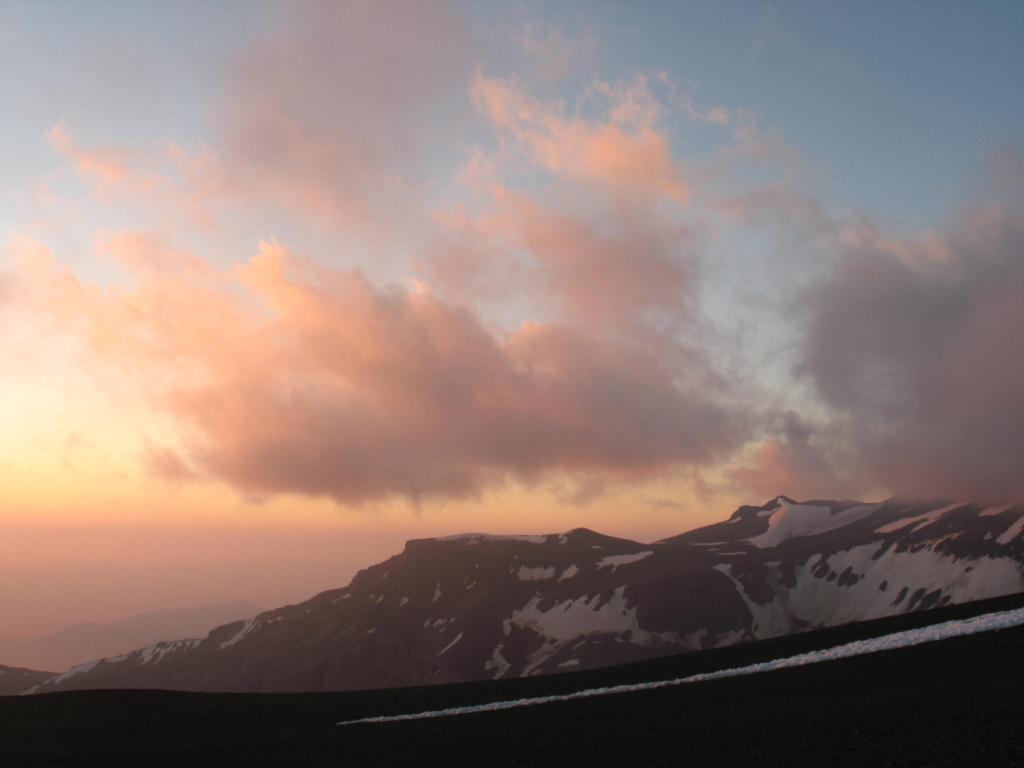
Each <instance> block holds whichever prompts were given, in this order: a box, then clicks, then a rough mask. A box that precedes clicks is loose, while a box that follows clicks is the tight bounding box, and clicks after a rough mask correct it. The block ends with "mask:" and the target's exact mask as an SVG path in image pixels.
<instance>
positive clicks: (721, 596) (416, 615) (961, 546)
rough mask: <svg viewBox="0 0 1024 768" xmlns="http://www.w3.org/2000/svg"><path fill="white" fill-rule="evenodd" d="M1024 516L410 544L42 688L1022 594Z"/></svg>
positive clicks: (653, 642)
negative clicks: (199, 635)
mask: <svg viewBox="0 0 1024 768" xmlns="http://www.w3.org/2000/svg"><path fill="white" fill-rule="evenodd" d="M1022 534H1024V509H1022V508H1021V507H1014V506H1007V505H1002V506H997V507H993V506H988V505H983V504H976V503H971V502H960V503H955V504H949V503H943V502H909V501H901V500H890V501H887V502H883V503H879V504H870V505H869V504H863V503H860V502H854V501H810V502H804V503H797V502H794V501H793V500H791V499H788V498H786V497H778V498H776V499H773V500H772V501H771V502H769V503H767V504H765V505H763V506H760V507H751V506H748V507H741V508H740V509H739V510H737V511H736V512H735V513H734V514H733V515H732V517H730V518H729V519H728V520H727V521H725V522H723V523H719V524H715V525H711V526H708V527H705V528H701V529H698V530H695V531H691V532H690V533H686V534H683V535H681V536H677V537H673V538H670V539H666V540H663V541H660V542H655V543H653V544H641V543H638V542H634V541H628V540H625V539H617V538H612V537H608V536H603V535H601V534H599V533H595V532H593V531H589V530H586V529H577V530H574V531H569V532H567V533H563V534H549V535H545V536H522V537H500V536H487V535H483V534H467V535H463V536H454V537H449V538H445V539H426V540H417V541H410V542H409V543H408V544H407V545H406V547H405V550H404V551H403V552H402V553H401V554H399V555H397V556H395V557H392V558H390V559H389V560H387V561H385V562H383V563H380V564H379V565H375V566H373V567H371V568H368V569H366V570H364V571H361V572H360V573H359V574H357V575H356V577H355V578H354V579H353V580H352V583H351V584H350V585H349V586H347V587H345V588H342V589H337V590H332V591H329V592H324V593H322V594H320V595H317V596H316V597H314V598H313V599H311V600H309V601H307V602H305V603H301V604H299V605H293V606H286V607H284V608H279V609H277V610H274V611H268V612H265V613H262V614H260V615H259V616H257V617H255V618H253V619H251V620H248V621H245V622H236V623H233V624H229V625H225V626H222V627H219V628H217V629H215V630H213V631H212V632H210V633H209V635H208V636H207V637H206V638H205V639H195V640H184V641H177V642H170V643H160V644H158V645H155V646H151V647H148V648H144V649H141V650H138V651H134V652H132V653H128V654H123V655H121V656H118V657H114V658H110V659H105V660H100V661H96V662H90V663H88V664H85V665H80V666H78V667H74V668H72V669H70V670H68V671H67V672H65V673H64V674H62V675H60V676H58V677H55V678H53V679H52V680H50V681H47V682H46V683H43V684H42V685H40V686H38V688H37V689H36V690H37V691H40V692H45V691H53V690H68V689H86V688H171V689H183V690H209V691H320V690H348V689H361V688H377V687H389V686H410V685H420V684H429V683H442V682H455V681H467V680H477V679H487V678H499V677H508V676H516V675H536V674H543V673H548V672H554V671H564V670H569V669H583V668H592V667H597V666H603V665H609V664H619V663H624V662H628V661H634V660H637V659H642V658H647V657H651V656H657V655H664V654H669V653H678V652H680V651H686V650H695V649H703V648H711V647H715V646H722V645H729V644H733V643H737V642H740V641H743V640H749V639H757V638H766V637H772V636H777V635H782V634H786V633H790V632H794V631H798V630H802V629H806V628H811V627H824V626H832V625H836V624H841V623H845V622H850V621H857V620H863V619H871V618H878V617H882V616H887V615H892V614H896V613H902V612H907V611H915V610H922V609H927V608H930V607H934V606H940V605H944V604H946V603H949V602H967V601H970V600H976V599H981V598H986V597H994V596H997V595H1003V594H1010V593H1014V592H1019V591H1021V590H1022V589H1024V577H1022V568H1024V535H1022Z"/></svg>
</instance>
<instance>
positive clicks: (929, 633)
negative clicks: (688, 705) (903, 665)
mask: <svg viewBox="0 0 1024 768" xmlns="http://www.w3.org/2000/svg"><path fill="white" fill-rule="evenodd" d="M1022 624H1024V608H1017V609H1016V610H1012V611H999V612H997V613H986V614H982V615H981V616H974V617H973V618H970V619H958V620H954V621H946V622H943V623H941V624H933V625H931V626H929V627H920V628H918V629H908V630H904V631H903V632H893V633H892V634H888V635H881V636H880V637H873V638H869V639H867V640H856V641H854V642H852V643H844V644H843V645H837V646H834V647H832V648H825V649H822V650H820V651H809V652H807V653H800V654H797V655H795V656H787V657H785V658H782V659H774V660H772V661H763V662H760V663H757V664H748V665H746V666H743V667H731V668H729V669H720V670H718V671H717V672H702V673H700V674H698V675H690V676H689V677H677V678H674V679H672V680H656V681H653V682H650V683H634V684H630V685H612V686H606V687H604V688H587V689H585V690H582V691H575V692H573V693H565V694H554V695H551V696H535V697H532V698H526V699H512V700H508V701H492V702H490V703H487V704H475V705H472V706H466V707H451V708H450V709H434V710H428V711H426V712H414V713H410V714H405V715H384V716H380V717H363V718H359V719H357V720H343V721H341V722H339V723H336V725H360V724H363V723H395V722H400V721H405V720H429V719H432V718H436V717H451V716H454V715H472V714H476V713H479V712H499V711H502V710H506V709H519V708H521V707H534V706H538V705H540V704H551V703H554V702H560V701H577V700H579V699H589V698H592V697H594V696H611V695H614V694H618V693H634V692H637V691H651V690H655V689H657V688H669V687H673V686H679V685H686V684H688V683H699V682H704V681H707V680H719V679H721V678H725V677H739V676H740V675H753V674H757V673H759V672H772V671H774V670H777V669H787V668H789V667H802V666H806V665H808V664H818V663H820V662H823V661H835V660H837V659H847V658H850V657H851V656H863V655H864V654H868V653H877V652H878V651H891V650H895V649H897V648H909V647H911V646H914V645H921V644H922V643H930V642H934V641H936V640H946V639H949V638H952V637H962V636H965V635H976V634H978V633H980V632H992V631H994V630H999V629H1009V628H1011V627H1017V626H1020V625H1022Z"/></svg>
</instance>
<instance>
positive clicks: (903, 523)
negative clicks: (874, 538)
mask: <svg viewBox="0 0 1024 768" xmlns="http://www.w3.org/2000/svg"><path fill="white" fill-rule="evenodd" d="M970 503H971V502H969V501H958V502H957V503H956V504H950V505H949V506H945V507H941V508H939V509H933V510H932V511H931V512H925V513H924V514H923V515H914V517H904V518H903V519H902V520H895V521H893V522H891V523H889V524H888V525H883V526H882V527H881V528H876V529H875V533H894V532H895V531H902V530H903V529H904V528H906V527H907V526H909V525H913V526H914V527H913V528H910V529H909V530H908V531H907V533H911V532H912V531H916V530H918V529H919V528H924V527H925V526H926V525H931V524H932V523H934V522H935V521H936V520H938V519H939V518H940V517H943V516H945V515H946V514H947V513H949V512H952V511H953V510H954V509H960V507H964V506H967V505H968V504H970Z"/></svg>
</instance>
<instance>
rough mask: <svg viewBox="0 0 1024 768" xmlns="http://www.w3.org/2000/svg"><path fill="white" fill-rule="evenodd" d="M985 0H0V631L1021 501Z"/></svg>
mask: <svg viewBox="0 0 1024 768" xmlns="http://www.w3.org/2000/svg"><path fill="white" fill-rule="evenodd" d="M1022 33H1024V9H1022V7H1021V6H1020V5H1019V4H1017V3H998V2H987V3H971V4H965V3H954V2H949V3H945V2H929V3H920V2H907V3H902V4H892V3H873V2H867V3H834V4H827V5H824V4H820V3H768V2H725V3H688V2H664V3H662V2H638V3H612V2H587V3H561V2H560V3H542V2H519V3H496V2H469V1H466V2H451V3H448V2H442V1H439V2H431V3H424V2H411V1H410V2H402V1H400V0H395V2H389V3H376V2H362V1H361V0H352V1H351V2H345V3H328V2H288V3H268V2H263V3H260V2H231V1H230V0H228V1H225V2H221V3H214V4H209V3H199V2H182V3H156V2H138V3H131V4H129V3H123V2H94V3H89V4H70V3H60V2H21V1H19V0H8V2H5V3H3V4H2V5H0V128H2V130H0V168H2V169H3V171H2V173H0V350H3V354H2V355H0V426H2V429H0V499H2V505H0V577H2V578H0V636H5V635H10V636H16V635H30V634H32V633H35V632H41V631H45V630H50V629H54V628H57V627H59V626H63V625H66V624H70V623H74V622H78V621H110V620H115V619H119V618H123V617H126V616H129V615H132V614H133V613H140V612H143V611H148V610H156V609H160V608H179V607H187V606H194V605H202V604H209V603H215V602H221V601H226V600H235V599H245V600H252V601H253V602H256V603H258V604H261V605H264V606H266V607H273V606H276V605H279V604H282V603H285V602H294V601H298V600H301V599H304V598H306V597H308V596H310V595H312V594H313V593H315V592H317V591H319V590H322V589H327V588H330V587H336V586H339V585H341V584H344V583H346V582H347V581H348V579H349V578H350V577H351V576H352V574H353V573H354V572H355V571H356V570H358V569H359V568H361V567H365V566H367V565H370V564H372V563H374V562H376V561H379V560H381V559H383V558H384V557H386V556H388V555H390V554H394V553H396V552H398V551H400V550H401V547H402V545H403V542H404V541H405V540H407V539H411V538H417V537H424V536H434V535H445V534H451V533H455V532H460V531H488V532H494V533H527V532H553V531H561V530H567V529H569V528H573V527H578V526H585V527H589V528H593V529H596V530H600V531H602V532H606V533H609V534H613V535H620V536H625V537H630V538H637V539H641V540H648V541H649V540H654V539H657V538H661V537H665V536H669V535H674V534H676V533H680V532H682V531H685V530H689V529H692V528H694V527H697V526H700V525H704V524H707V523H710V522H713V521H716V520H720V519H723V518H725V517H727V516H728V515H729V514H730V513H731V512H732V510H733V509H735V507H736V506H738V505H739V504H742V503H762V502H763V501H765V500H767V499H770V498H773V497H774V496H776V495H778V494H786V495H788V496H791V497H797V498H812V497H819V498H820V497H830V498H835V497H855V498H861V499H880V498H885V497H889V496H892V495H899V496H906V497H915V498H922V497H930V498H937V497H954V496H955V497H960V498H967V497H969V498H985V499H1020V498H1021V497H1022V496H1024V479H1022V478H1024V472H1022V471H1021V470H1022V469H1024V466H1022V464H1024V388H1022V387H1021V386H1020V381H1021V380H1022V377H1024V341H1022V339H1024V210H1022V201H1024V195H1022V194H1021V192H1022V191H1024V189H1022V187H1024V162H1022V159H1021V158H1022V150H1024V128H1022V126H1024V87H1022V84H1024V83H1022V80H1024V49H1022V47H1021V46H1020V45H1019V41H1020V39H1021V36H1022Z"/></svg>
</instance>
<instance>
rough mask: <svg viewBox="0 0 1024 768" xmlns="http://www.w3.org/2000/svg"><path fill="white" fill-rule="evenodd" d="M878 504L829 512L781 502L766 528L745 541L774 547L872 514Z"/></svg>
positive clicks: (758, 545)
mask: <svg viewBox="0 0 1024 768" xmlns="http://www.w3.org/2000/svg"><path fill="white" fill-rule="evenodd" d="M881 506H882V505H881V504H871V505H867V506H861V507H850V508H849V509H844V510H843V511H842V512H836V513H835V514H832V512H831V510H829V508H828V507H822V506H810V505H807V504H790V503H787V502H785V501H783V502H780V503H779V507H778V509H776V510H774V511H771V512H770V514H771V517H770V518H769V519H768V530H767V531H765V532H764V533H762V534H760V535H759V536H754V537H753V538H751V539H748V540H747V541H748V542H749V543H750V544H753V545H754V546H755V547H759V548H765V547H776V546H778V545H779V544H781V543H782V542H784V541H786V540H788V539H792V538H795V537H797V536H816V535H818V534H819V533H826V532H828V531H834V530H836V529H837V528H842V527H843V526H844V525H849V524H850V523H855V522H857V521H858V520H861V519H863V518H865V517H867V516H868V515H871V514H874V513H875V512H877V511H878V510H879V509H881ZM766 511H768V510H766ZM759 516H760V513H759Z"/></svg>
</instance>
